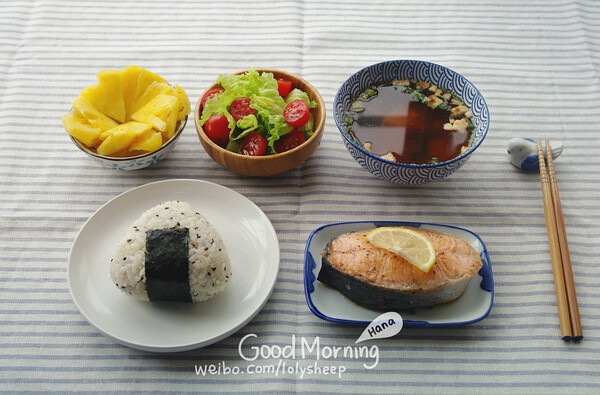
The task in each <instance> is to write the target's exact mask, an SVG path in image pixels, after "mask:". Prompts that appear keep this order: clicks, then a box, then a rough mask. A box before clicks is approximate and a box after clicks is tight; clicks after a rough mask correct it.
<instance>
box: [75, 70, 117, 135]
mask: <svg viewBox="0 0 600 395" xmlns="http://www.w3.org/2000/svg"><path fill="white" fill-rule="evenodd" d="M98 81H99V83H98V84H96V85H92V86H88V87H87V88H85V89H84V90H83V91H82V92H81V96H83V98H84V99H86V100H87V101H89V102H90V103H92V105H93V106H94V107H96V108H97V109H98V110H99V111H100V112H101V113H103V114H104V115H106V116H109V117H111V118H112V119H114V120H115V121H119V122H121V123H122V122H125V101H124V100H123V82H122V81H121V73H120V72H119V71H118V70H102V71H100V72H99V73H98Z"/></svg>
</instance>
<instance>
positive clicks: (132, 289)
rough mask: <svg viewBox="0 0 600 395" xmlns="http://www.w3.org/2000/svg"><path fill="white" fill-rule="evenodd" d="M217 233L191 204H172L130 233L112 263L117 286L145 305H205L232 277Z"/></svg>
mask: <svg viewBox="0 0 600 395" xmlns="http://www.w3.org/2000/svg"><path fill="white" fill-rule="evenodd" d="M231 275H232V272H231V264H230V260H229V255H228V253H227V248H226V247H225V243H224V242H223V239H222V238H221V236H220V235H219V233H218V232H217V230H216V229H215V228H214V227H213V226H212V225H211V224H210V223H209V222H208V221H207V220H206V218H204V216H203V215H202V214H200V213H198V212H197V211H196V210H195V209H194V208H192V206H190V205H189V204H188V203H185V202H181V201H168V202H164V203H161V204H159V205H158V206H155V207H153V208H151V209H149V210H148V211H146V212H145V213H144V214H142V216H141V217H140V218H139V219H138V220H137V221H135V222H134V223H133V224H132V225H131V227H130V228H129V229H128V230H127V232H126V234H125V236H124V237H123V238H122V240H121V241H120V243H119V244H118V246H117V248H116V250H115V253H114V255H113V258H112V259H111V262H110V277H111V279H112V281H113V282H114V283H115V285H116V287H117V288H119V289H120V290H121V291H123V292H125V293H127V294H129V295H132V296H133V297H135V298H137V299H139V300H142V301H153V302H154V301H172V302H201V301H205V300H208V299H211V298H212V297H214V296H215V295H216V294H218V293H220V292H223V291H224V290H225V288H226V286H227V283H228V282H229V280H230V279H231Z"/></svg>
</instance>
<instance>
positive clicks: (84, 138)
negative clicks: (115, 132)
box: [62, 112, 101, 148]
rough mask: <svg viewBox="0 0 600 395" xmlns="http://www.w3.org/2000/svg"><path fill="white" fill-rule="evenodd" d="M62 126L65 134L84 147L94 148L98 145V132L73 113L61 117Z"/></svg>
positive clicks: (99, 141)
mask: <svg viewBox="0 0 600 395" xmlns="http://www.w3.org/2000/svg"><path fill="white" fill-rule="evenodd" d="M62 124H63V127H64V128H65V130H66V131H67V133H69V134H70V135H71V136H73V137H74V138H75V139H76V140H77V141H79V142H80V143H82V144H83V145H85V146H86V147H90V148H95V147H97V146H98V145H100V143H101V140H100V137H99V136H100V130H98V128H97V127H95V126H93V125H91V124H90V123H89V122H87V121H86V120H85V119H83V118H81V117H80V116H78V115H77V114H76V113H74V112H70V113H68V114H66V115H65V116H63V117H62Z"/></svg>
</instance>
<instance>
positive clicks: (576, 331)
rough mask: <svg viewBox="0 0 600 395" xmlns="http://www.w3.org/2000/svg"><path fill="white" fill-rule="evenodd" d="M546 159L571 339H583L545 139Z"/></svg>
mask: <svg viewBox="0 0 600 395" xmlns="http://www.w3.org/2000/svg"><path fill="white" fill-rule="evenodd" d="M545 146H546V160H547V161H548V174H549V178H550V192H551V193H552V205H553V209H554V217H555V220H556V230H557V232H558V233H557V234H558V245H559V247H560V256H561V263H562V268H563V275H564V278H565V289H566V293H567V304H568V307H569V317H570V321H571V330H572V332H573V339H574V340H576V341H579V340H581V339H583V329H582V327H581V317H580V316H579V305H578V303H577V293H576V292H575V280H574V279H573V269H572V267H571V256H570V254H569V244H568V242H567V231H566V229H565V218H564V216H563V211H562V204H561V202H560V194H559V192H558V180H557V178H556V171H555V169H554V161H553V158H552V150H551V149H550V142H549V141H548V140H547V139H546V141H545Z"/></svg>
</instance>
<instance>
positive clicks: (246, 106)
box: [229, 97, 256, 121]
mask: <svg viewBox="0 0 600 395" xmlns="http://www.w3.org/2000/svg"><path fill="white" fill-rule="evenodd" d="M229 112H230V113H231V115H232V116H233V118H234V119H235V120H236V121H239V120H240V119H242V118H244V117H245V116H246V115H251V114H256V110H255V109H254V108H252V107H250V98H249V97H238V98H237V99H235V100H234V101H232V102H231V104H230V105H229Z"/></svg>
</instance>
